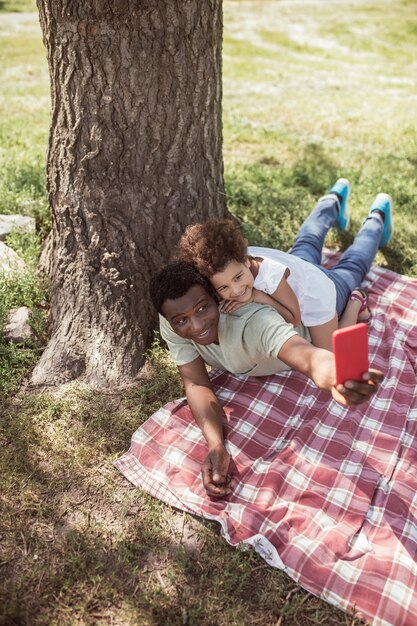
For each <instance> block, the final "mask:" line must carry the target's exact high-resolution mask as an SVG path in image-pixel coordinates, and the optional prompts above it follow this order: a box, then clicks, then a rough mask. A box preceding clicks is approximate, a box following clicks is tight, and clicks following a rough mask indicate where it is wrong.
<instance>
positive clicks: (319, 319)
mask: <svg viewBox="0 0 417 626" xmlns="http://www.w3.org/2000/svg"><path fill="white" fill-rule="evenodd" d="M248 255H250V256H253V257H261V258H262V259H263V260H262V263H261V264H260V267H259V272H258V275H257V276H256V278H255V281H254V284H253V286H254V287H255V288H256V289H259V290H260V291H263V292H265V293H267V294H269V295H271V294H272V293H274V291H275V290H276V288H277V287H278V284H279V283H280V282H281V280H282V278H283V276H284V273H285V270H286V269H287V268H288V269H289V271H290V275H289V276H288V278H287V281H288V284H289V286H290V287H291V288H292V289H293V291H294V293H295V295H296V296H297V298H298V302H299V305H300V309H301V321H302V322H303V324H304V325H305V326H318V325H319V324H324V323H325V322H329V321H330V320H331V319H333V317H334V314H335V312H336V287H335V284H334V283H333V281H331V280H330V278H328V276H326V274H325V273H324V272H322V271H321V270H320V269H319V268H318V267H316V266H315V265H313V264H312V263H309V262H308V261H304V260H303V259H300V258H299V257H297V256H295V255H293V254H289V253H288V252H282V251H281V250H274V249H272V248H259V247H257V246H249V248H248Z"/></svg>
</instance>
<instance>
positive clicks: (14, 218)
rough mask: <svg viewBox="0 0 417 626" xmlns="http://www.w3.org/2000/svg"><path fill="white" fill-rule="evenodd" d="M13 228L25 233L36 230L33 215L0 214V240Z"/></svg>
mask: <svg viewBox="0 0 417 626" xmlns="http://www.w3.org/2000/svg"><path fill="white" fill-rule="evenodd" d="M15 228H18V229H19V230H22V231H23V232H25V233H34V232H35V231H36V222H35V219H34V218H33V217H28V216H27V215H3V214H0V240H1V241H4V240H5V239H6V236H7V235H10V233H11V231H12V230H13V229H15Z"/></svg>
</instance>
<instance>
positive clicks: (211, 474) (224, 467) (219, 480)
mask: <svg viewBox="0 0 417 626" xmlns="http://www.w3.org/2000/svg"><path fill="white" fill-rule="evenodd" d="M229 464H230V454H229V453H228V452H227V450H226V448H225V447H224V446H223V445H218V446H217V447H215V448H213V449H212V450H210V452H209V453H208V455H207V457H206V459H205V460H204V462H203V465H202V467H201V475H202V478H203V485H204V489H205V490H206V491H207V495H208V496H210V497H211V498H224V497H225V496H228V495H229V494H230V493H231V492H232V489H231V487H230V483H231V476H230V474H229Z"/></svg>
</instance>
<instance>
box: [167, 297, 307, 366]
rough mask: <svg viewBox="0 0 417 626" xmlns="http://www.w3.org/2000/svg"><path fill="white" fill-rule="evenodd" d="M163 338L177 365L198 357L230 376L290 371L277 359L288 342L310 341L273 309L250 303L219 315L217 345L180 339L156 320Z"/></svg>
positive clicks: (303, 330) (168, 327) (298, 328)
mask: <svg viewBox="0 0 417 626" xmlns="http://www.w3.org/2000/svg"><path fill="white" fill-rule="evenodd" d="M159 321H160V331H161V335H162V338H163V339H164V340H165V341H166V342H167V344H168V348H169V351H170V353H171V356H172V358H173V360H174V362H175V363H176V364H177V365H185V364H186V363H191V361H194V359H196V358H197V357H198V356H201V357H202V358H203V360H204V361H205V362H206V363H207V364H208V365H211V366H212V367H216V368H220V369H223V370H226V371H228V372H231V373H232V374H244V375H246V376H268V375H269V374H276V373H277V372H281V371H283V370H288V369H289V367H288V365H286V364H285V363H283V362H282V361H280V360H279V359H278V358H277V355H278V353H279V351H280V350H281V348H282V346H283V345H284V343H285V342H286V341H288V339H290V338H291V337H293V336H294V335H300V336H301V337H303V338H304V339H306V340H307V341H311V339H310V334H309V332H308V330H307V328H305V327H304V326H303V325H302V324H300V326H298V327H297V328H294V327H293V326H292V325H291V324H288V323H287V322H286V321H285V320H284V319H283V318H282V317H281V316H280V315H279V313H277V311H275V309H273V308H272V307H269V306H265V305H261V304H256V303H251V304H247V305H245V306H243V307H241V308H240V309H237V311H235V312H234V313H231V314H223V313H220V319H219V330H218V335H219V343H218V344H214V343H212V344H209V345H207V346H203V345H200V344H198V343H195V342H194V341H192V340H191V339H183V338H182V337H179V335H177V334H176V333H175V332H174V331H173V330H172V328H171V325H170V324H169V322H168V321H167V320H166V319H165V318H164V317H163V316H162V315H160V316H159Z"/></svg>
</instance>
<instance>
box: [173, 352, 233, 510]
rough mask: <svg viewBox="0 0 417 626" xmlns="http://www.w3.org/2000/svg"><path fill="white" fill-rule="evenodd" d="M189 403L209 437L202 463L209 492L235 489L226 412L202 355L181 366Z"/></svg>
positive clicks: (222, 493)
mask: <svg viewBox="0 0 417 626" xmlns="http://www.w3.org/2000/svg"><path fill="white" fill-rule="evenodd" d="M178 369H179V372H180V374H181V378H182V380H183V383H184V387H185V393H186V396H187V400H188V404H189V406H190V409H191V412H192V414H193V416H194V419H195V421H196V422H197V424H198V425H199V427H200V428H201V430H202V433H203V435H204V437H205V439H206V441H207V446H208V451H209V452H208V455H207V458H206V459H205V461H204V462H203V465H202V477H203V484H204V487H205V489H206V491H207V494H208V495H209V496H212V497H214V498H219V497H224V496H226V495H228V494H229V493H230V491H231V489H230V475H229V473H228V470H229V463H230V456H229V453H228V452H227V450H226V448H225V447H224V437H223V418H224V412H223V409H222V407H221V406H220V403H219V401H218V399H217V397H216V394H215V393H214V391H213V388H212V386H211V382H210V379H209V377H208V374H207V369H206V366H205V364H204V361H203V359H202V358H201V357H200V356H199V357H197V358H196V359H194V361H191V362H190V363H187V364H186V365H180V366H178Z"/></svg>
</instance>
